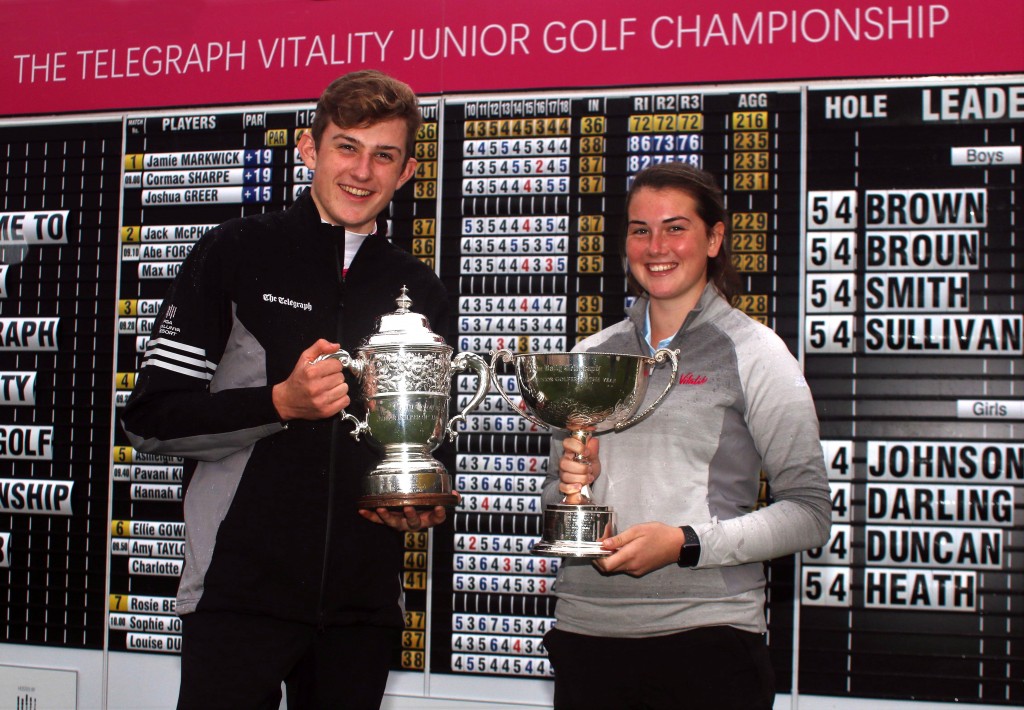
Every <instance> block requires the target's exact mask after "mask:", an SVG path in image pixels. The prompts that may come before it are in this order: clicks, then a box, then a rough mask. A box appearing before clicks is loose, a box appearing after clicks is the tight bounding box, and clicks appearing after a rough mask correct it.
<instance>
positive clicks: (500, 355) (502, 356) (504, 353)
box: [491, 348, 550, 429]
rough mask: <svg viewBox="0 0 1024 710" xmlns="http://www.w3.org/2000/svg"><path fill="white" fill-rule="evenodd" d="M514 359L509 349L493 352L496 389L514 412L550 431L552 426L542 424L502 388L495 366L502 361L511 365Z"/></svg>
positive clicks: (493, 373)
mask: <svg viewBox="0 0 1024 710" xmlns="http://www.w3.org/2000/svg"><path fill="white" fill-rule="evenodd" d="M514 357H515V353H513V352H512V351H511V350H509V349H507V348H502V349H501V350H492V351H491V379H492V380H494V389H496V390H498V394H500V395H501V398H502V399H504V400H505V401H506V402H508V404H509V406H510V407H512V411H514V412H518V413H519V416H521V417H523V418H525V419H529V420H530V421H531V422H533V423H534V424H538V425H540V426H542V427H544V428H545V429H550V426H549V425H548V424H546V423H545V422H542V421H541V420H540V419H537V417H535V416H533V415H532V414H530V413H529V412H528V411H526V410H525V409H523V408H522V407H520V406H519V405H518V404H516V403H515V401H513V399H512V398H511V397H509V396H508V392H506V391H505V388H504V387H502V386H501V383H500V382H498V369H497V368H496V367H495V366H494V364H495V363H496V362H497V361H498V360H501V361H502V362H508V363H510V362H512V359H513V358H514Z"/></svg>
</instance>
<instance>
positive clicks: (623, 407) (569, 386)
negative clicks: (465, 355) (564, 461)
mask: <svg viewBox="0 0 1024 710" xmlns="http://www.w3.org/2000/svg"><path fill="white" fill-rule="evenodd" d="M666 360H670V361H671V363H672V374H671V376H670V377H669V382H668V385H667V386H666V387H665V389H664V391H662V392H661V394H660V395H659V396H658V398H657V399H656V400H655V401H654V402H652V403H651V404H650V405H649V406H648V407H647V408H646V409H644V410H643V411H642V412H639V413H637V410H638V409H639V408H640V405H641V404H642V403H643V401H644V397H645V395H646V394H647V385H648V382H649V381H650V376H651V373H652V372H653V371H654V367H655V364H657V363H661V362H665V361H666ZM499 361H500V362H504V363H506V364H508V363H511V365H512V369H513V374H514V376H515V378H516V384H517V385H518V386H519V392H520V394H521V395H522V398H523V407H522V408H520V407H519V406H518V405H517V403H516V402H515V401H513V400H512V398H511V397H510V396H509V395H508V393H507V392H506V391H505V390H504V388H503V387H502V386H501V383H500V381H499V380H498V375H497V364H498V362H499ZM678 370H679V360H678V353H677V351H675V350H668V349H666V348H662V349H660V350H658V351H657V352H655V353H654V355H653V356H651V357H647V356H644V355H619V354H612V353H595V352H581V353H542V354H516V353H513V352H512V351H510V350H495V351H493V352H492V353H491V364H490V372H491V377H492V378H493V379H494V381H495V385H496V388H497V390H498V392H499V394H501V396H502V397H503V398H504V399H505V400H506V401H507V402H508V403H509V404H510V405H512V407H513V409H515V410H516V411H517V412H519V414H520V415H521V416H523V417H526V418H527V419H529V420H530V421H532V422H533V423H534V424H539V425H541V426H543V427H545V428H548V429H560V430H563V431H568V432H569V434H570V435H571V436H572V437H573V438H575V439H577V440H579V441H580V442H582V443H583V445H584V446H586V444H587V442H588V441H589V440H590V437H591V436H592V435H593V434H595V433H599V432H603V431H610V430H614V431H621V430H622V429H625V428H626V427H630V426H633V425H634V424H636V423H638V422H640V421H643V420H644V419H646V418H647V417H648V416H649V415H650V414H651V412H653V411H654V409H655V407H657V406H658V405H659V404H661V402H662V400H664V399H665V397H666V395H668V392H669V390H670V389H671V388H672V386H673V385H674V384H675V382H676V375H677V373H678ZM573 458H574V460H576V461H582V462H587V460H586V458H585V457H584V456H582V455H579V454H576V455H574V456H573ZM614 534H615V511H614V510H612V508H611V507H610V506H606V505H598V504H596V503H594V502H592V501H591V499H590V492H589V487H588V486H584V489H583V491H581V492H580V493H579V494H572V495H568V496H566V497H565V499H563V501H562V502H561V503H558V504H554V505H549V506H547V507H545V509H544V531H543V535H542V538H541V541H540V542H538V543H537V544H536V545H534V546H533V552H535V553H537V554H542V555H556V556H560V557H604V556H606V555H610V554H611V552H610V551H608V550H603V549H601V540H603V539H604V538H606V537H610V536H611V535H614Z"/></svg>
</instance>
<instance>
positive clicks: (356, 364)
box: [309, 350, 370, 441]
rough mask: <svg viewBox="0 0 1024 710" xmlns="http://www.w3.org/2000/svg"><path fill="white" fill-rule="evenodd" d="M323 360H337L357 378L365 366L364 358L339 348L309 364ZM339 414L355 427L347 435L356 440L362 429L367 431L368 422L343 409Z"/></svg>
mask: <svg viewBox="0 0 1024 710" xmlns="http://www.w3.org/2000/svg"><path fill="white" fill-rule="evenodd" d="M324 360H337V361H338V362H340V363H341V366H342V367H345V368H348V370H349V371H350V372H351V373H352V374H353V375H355V376H356V378H357V379H358V378H360V377H362V376H363V368H364V367H365V366H366V361H365V360H362V359H357V358H354V357H352V356H351V355H349V354H348V352H346V351H345V350H339V351H338V352H336V353H327V354H326V355H320V356H319V357H317V358H316V359H315V360H313V362H311V363H309V364H310V365H315V364H317V363H318V362H323V361H324ZM340 414H341V420H342V421H345V422H352V423H353V424H354V425H355V427H356V428H355V429H353V430H352V431H351V432H349V436H351V437H352V438H353V439H355V440H356V441H359V436H360V434H362V433H363V432H364V431H369V429H370V425H369V424H367V423H366V422H364V421H360V420H359V419H358V418H356V417H354V416H352V415H351V414H349V413H348V412H346V411H345V410H344V409H343V410H341V412H340Z"/></svg>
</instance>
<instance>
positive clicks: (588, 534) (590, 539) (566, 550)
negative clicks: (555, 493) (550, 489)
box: [533, 503, 615, 557]
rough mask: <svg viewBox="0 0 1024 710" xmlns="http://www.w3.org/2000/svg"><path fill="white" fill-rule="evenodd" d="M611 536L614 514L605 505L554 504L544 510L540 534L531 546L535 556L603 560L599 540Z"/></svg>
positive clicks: (613, 531) (606, 554) (603, 554)
mask: <svg viewBox="0 0 1024 710" xmlns="http://www.w3.org/2000/svg"><path fill="white" fill-rule="evenodd" d="M614 534H615V511H614V510H612V509H611V508H610V507H608V506H606V505H594V504H586V505H569V504H568V503H558V504H556V505H549V506H548V507H546V508H545V509H544V535H543V537H542V538H541V541H540V542H538V543H537V544H535V545H534V546H533V553H534V554H537V555H554V556H556V557H607V556H608V555H610V554H612V551H611V550H604V549H601V540H603V539H605V538H606V537H611V536H612V535H614Z"/></svg>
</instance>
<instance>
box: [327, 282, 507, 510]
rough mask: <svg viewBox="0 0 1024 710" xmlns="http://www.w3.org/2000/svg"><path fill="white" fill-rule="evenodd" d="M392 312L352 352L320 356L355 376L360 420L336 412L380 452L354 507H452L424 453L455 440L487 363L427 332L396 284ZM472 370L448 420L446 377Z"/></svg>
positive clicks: (446, 481) (482, 388) (485, 382)
mask: <svg viewBox="0 0 1024 710" xmlns="http://www.w3.org/2000/svg"><path fill="white" fill-rule="evenodd" d="M395 302H396V304H397V305H398V310H396V311H394V312H393V313H389V314H386V315H384V316H382V317H381V319H380V323H379V325H378V328H377V332H376V333H373V334H372V335H370V336H369V337H368V338H367V339H366V341H365V343H364V344H363V345H362V346H361V347H360V348H359V351H358V354H357V356H356V357H354V358H353V357H352V356H351V355H349V353H347V352H346V351H344V350H339V351H338V352H336V353H329V354H327V355H321V356H320V357H318V358H317V359H316V360H315V361H314V362H320V361H321V360H325V359H327V358H333V359H335V360H338V361H339V362H341V364H342V366H344V367H345V368H347V369H348V370H349V371H350V372H351V373H352V374H353V375H355V377H356V379H357V380H358V381H359V384H360V388H361V390H362V393H363V397H364V398H365V400H366V418H365V419H364V420H362V421H361V420H359V419H358V418H357V417H354V416H352V415H351V414H349V413H348V412H345V411H342V413H341V416H342V419H344V420H345V421H350V422H352V423H353V424H355V429H354V430H353V431H352V432H351V435H352V437H353V438H355V439H356V440H358V439H359V437H360V436H361V435H362V434H364V433H365V434H366V435H367V438H368V439H369V440H370V442H371V443H373V444H374V445H375V446H376V447H377V448H378V449H379V450H380V451H381V452H382V453H383V458H382V459H381V461H380V462H379V463H378V464H377V465H376V466H375V467H373V468H372V469H371V470H370V471H368V472H367V474H366V476H365V477H364V479H363V494H364V495H363V496H362V497H361V498H360V499H359V507H360V508H381V507H383V508H401V507H403V506H406V505H412V506H416V507H421V508H427V507H433V506H437V505H444V506H453V505H455V504H456V503H457V502H458V496H457V495H456V494H455V493H454V492H453V490H452V482H451V476H449V475H448V472H447V471H446V470H445V468H444V465H443V464H442V463H441V462H440V461H438V460H437V459H435V458H434V457H433V456H431V452H432V451H433V450H434V449H436V448H437V447H438V446H440V445H441V443H442V442H443V441H444V439H445V438H446V437H447V438H449V439H454V438H455V437H456V436H457V434H458V432H457V431H456V428H455V427H456V424H457V423H458V422H460V421H465V419H466V414H467V413H468V412H469V411H470V410H471V409H473V408H474V407H476V406H477V405H478V404H480V401H481V400H482V399H483V398H484V396H485V395H486V394H487V390H488V388H489V387H490V377H489V374H488V373H489V370H488V368H487V363H486V362H484V359H483V358H482V357H480V356H479V355H476V354H474V353H465V352H464V353H459V354H458V355H456V356H455V357H454V358H452V348H451V346H449V345H447V344H446V343H445V342H444V339H443V338H442V337H441V336H439V335H437V334H436V333H434V332H432V331H431V330H430V327H429V326H428V324H427V319H426V318H425V317H424V316H422V315H420V314H419V313H413V312H412V311H410V310H409V307H410V306H411V305H412V300H411V299H410V298H409V296H408V295H407V291H406V288H405V287H404V286H403V287H402V292H401V295H400V296H399V297H398V298H397V299H395ZM463 370H474V371H476V375H477V379H478V382H477V388H476V392H475V393H474V395H473V397H472V398H471V399H470V401H469V403H468V404H467V405H466V407H465V408H464V409H463V410H462V411H461V412H459V413H458V414H457V415H455V416H454V417H452V418H451V419H449V418H448V400H449V399H450V392H451V377H452V375H453V374H455V373H457V372H461V371H463Z"/></svg>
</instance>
